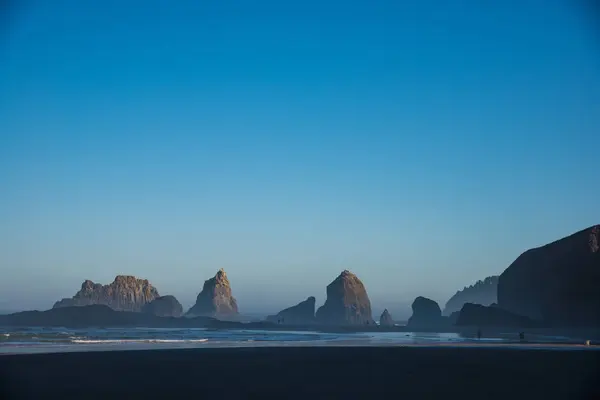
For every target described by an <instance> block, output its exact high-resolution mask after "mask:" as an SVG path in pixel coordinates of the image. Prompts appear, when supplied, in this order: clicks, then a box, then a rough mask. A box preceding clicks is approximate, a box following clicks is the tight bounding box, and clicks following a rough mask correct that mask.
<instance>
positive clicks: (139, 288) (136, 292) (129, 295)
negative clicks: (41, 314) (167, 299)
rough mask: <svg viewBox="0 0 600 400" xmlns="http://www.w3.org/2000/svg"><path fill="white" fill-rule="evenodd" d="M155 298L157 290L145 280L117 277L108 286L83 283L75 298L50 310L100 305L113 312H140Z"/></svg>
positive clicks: (66, 300) (66, 299) (89, 282)
mask: <svg viewBox="0 0 600 400" xmlns="http://www.w3.org/2000/svg"><path fill="white" fill-rule="evenodd" d="M157 297H159V295H158V290H156V288H155V287H153V286H152V285H151V284H150V283H149V282H148V280H147V279H138V278H136V277H135V276H126V275H117V277H116V278H115V280H114V281H113V283H111V284H109V285H101V284H99V283H94V282H92V281H90V280H86V281H84V282H83V283H82V284H81V289H80V290H79V291H78V292H77V293H76V294H75V296H73V297H72V298H70V299H69V298H65V299H62V300H60V301H57V302H56V303H54V306H53V307H52V308H60V307H79V306H90V305H94V304H102V305H105V306H109V307H110V308H112V309H113V310H115V311H141V309H142V307H143V306H144V305H145V304H146V303H149V302H151V301H152V300H154V299H156V298H157Z"/></svg>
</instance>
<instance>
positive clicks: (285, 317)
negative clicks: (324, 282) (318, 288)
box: [267, 296, 316, 325]
mask: <svg viewBox="0 0 600 400" xmlns="http://www.w3.org/2000/svg"><path fill="white" fill-rule="evenodd" d="M315 302H316V300H315V298H314V297H312V296H310V297H309V298H308V299H306V300H304V301H302V302H300V303H298V304H296V305H295V306H292V307H289V308H286V309H285V310H281V311H279V312H278V313H277V314H276V315H270V316H269V317H267V321H269V322H274V323H276V324H286V325H303V324H313V323H314V322H315Z"/></svg>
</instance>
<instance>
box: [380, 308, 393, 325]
mask: <svg viewBox="0 0 600 400" xmlns="http://www.w3.org/2000/svg"><path fill="white" fill-rule="evenodd" d="M379 326H394V320H393V319H392V314H390V312H389V311H388V310H387V308H386V309H385V310H383V312H382V313H381V317H379Z"/></svg>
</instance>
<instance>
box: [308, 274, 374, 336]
mask: <svg viewBox="0 0 600 400" xmlns="http://www.w3.org/2000/svg"><path fill="white" fill-rule="evenodd" d="M316 319H317V322H318V323H320V324H328V325H375V321H374V320H373V317H372V314H371V301H370V300H369V296H368V295H367V290H366V289H365V285H363V283H362V282H361V281H360V279H358V277H357V276H356V275H354V274H353V273H352V272H350V271H348V270H344V271H343V272H342V273H341V274H340V275H339V276H338V277H337V278H335V279H334V280H333V282H331V283H330V284H329V285H327V299H326V300H325V304H323V305H322V306H321V307H319V309H318V310H317V313H316Z"/></svg>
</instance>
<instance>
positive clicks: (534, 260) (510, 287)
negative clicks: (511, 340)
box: [498, 225, 600, 327]
mask: <svg viewBox="0 0 600 400" xmlns="http://www.w3.org/2000/svg"><path fill="white" fill-rule="evenodd" d="M599 243H600V226H598V225H596V226H592V227H590V228H587V229H584V230H582V231H579V232H577V233H574V234H572V235H570V236H567V237H565V238H562V239H560V240H557V241H555V242H552V243H549V244H547V245H545V246H542V247H538V248H534V249H530V250H527V251H526V252H524V253H523V254H521V255H520V256H519V257H518V258H517V259H516V260H515V261H514V262H513V263H512V264H511V265H510V266H509V267H508V268H507V269H506V270H505V271H504V272H503V273H502V274H501V275H500V278H499V280H498V307H500V308H502V309H504V310H507V311H510V312H512V313H514V314H519V315H524V316H527V317H529V318H532V319H535V320H543V321H544V324H545V325H547V326H570V327H574V326H588V327H597V326H600V290H598V288H600V248H599Z"/></svg>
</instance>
